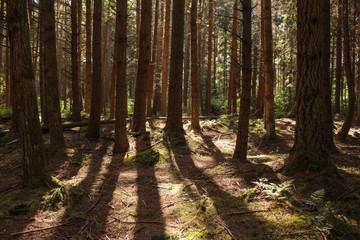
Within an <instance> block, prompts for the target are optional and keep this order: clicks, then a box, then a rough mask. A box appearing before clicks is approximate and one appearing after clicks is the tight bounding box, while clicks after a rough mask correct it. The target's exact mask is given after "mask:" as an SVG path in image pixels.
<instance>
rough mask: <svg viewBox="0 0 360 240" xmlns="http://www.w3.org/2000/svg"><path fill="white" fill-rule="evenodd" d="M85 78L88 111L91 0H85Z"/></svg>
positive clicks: (90, 79)
mask: <svg viewBox="0 0 360 240" xmlns="http://www.w3.org/2000/svg"><path fill="white" fill-rule="evenodd" d="M85 67H86V80H85V83H86V85H85V112H86V113H90V107H91V91H92V87H91V86H92V73H91V0H86V66H85Z"/></svg>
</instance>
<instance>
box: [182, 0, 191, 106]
mask: <svg viewBox="0 0 360 240" xmlns="http://www.w3.org/2000/svg"><path fill="white" fill-rule="evenodd" d="M190 3H191V0H187V1H186V12H185V15H186V16H185V59H184V97H183V106H184V109H185V111H186V107H187V104H188V98H189V96H188V92H189V74H190V34H191V31H190V15H191V14H190V13H189V11H190ZM189 102H190V101H189Z"/></svg>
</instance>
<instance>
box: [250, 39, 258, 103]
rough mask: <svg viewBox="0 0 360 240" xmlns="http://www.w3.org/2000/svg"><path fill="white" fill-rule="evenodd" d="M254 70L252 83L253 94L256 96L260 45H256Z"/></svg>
mask: <svg viewBox="0 0 360 240" xmlns="http://www.w3.org/2000/svg"><path fill="white" fill-rule="evenodd" d="M253 61H254V62H253V64H254V72H253V75H252V84H251V96H252V97H253V98H255V97H256V80H257V70H258V47H257V46H256V45H255V47H254V56H253Z"/></svg>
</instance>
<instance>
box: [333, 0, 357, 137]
mask: <svg viewBox="0 0 360 240" xmlns="http://www.w3.org/2000/svg"><path fill="white" fill-rule="evenodd" d="M343 8H344V9H343V13H344V15H343V16H344V18H343V19H344V21H343V28H344V65H345V74H346V81H347V85H348V99H349V105H348V112H347V114H346V118H345V121H344V124H343V125H342V127H341V129H340V131H339V133H338V135H337V137H338V138H339V140H340V141H345V139H346V137H347V135H348V133H349V130H350V128H351V124H352V121H353V118H354V113H355V101H356V96H355V78H354V74H353V72H352V69H351V57H350V36H349V6H348V0H343Z"/></svg>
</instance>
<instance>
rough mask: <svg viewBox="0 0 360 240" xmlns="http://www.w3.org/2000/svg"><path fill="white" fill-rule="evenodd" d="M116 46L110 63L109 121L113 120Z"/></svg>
mask: <svg viewBox="0 0 360 240" xmlns="http://www.w3.org/2000/svg"><path fill="white" fill-rule="evenodd" d="M116 31H117V29H116V27H115V36H116V34H117V33H116ZM117 47H118V44H116V43H114V52H113V63H112V69H111V86H110V119H114V118H115V85H116V83H115V81H116V72H117V68H118V67H117V65H118V63H117V59H116V55H117V53H118V51H119V50H118V49H117Z"/></svg>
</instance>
